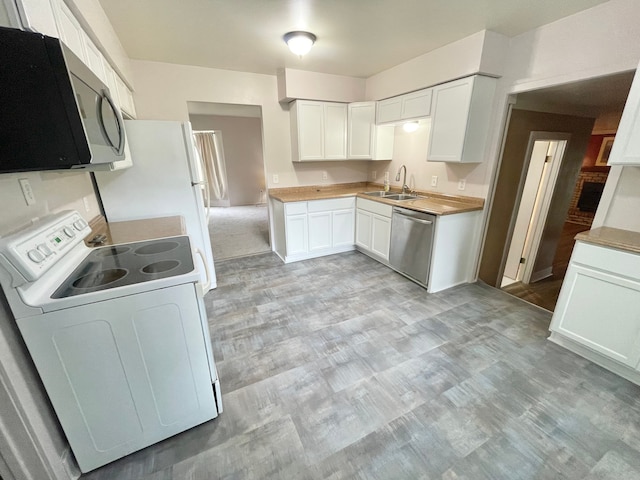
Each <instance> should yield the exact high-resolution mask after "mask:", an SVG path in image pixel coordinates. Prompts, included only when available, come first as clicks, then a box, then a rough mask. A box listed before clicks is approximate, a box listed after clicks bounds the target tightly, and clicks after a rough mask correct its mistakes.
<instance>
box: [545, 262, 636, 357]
mask: <svg viewBox="0 0 640 480" xmlns="http://www.w3.org/2000/svg"><path fill="white" fill-rule="evenodd" d="M639 305H640V282H638V281H634V280H631V279H629V278H623V277H620V276H617V275H613V274H610V273H606V272H603V271H601V270H594V269H591V268H588V267H583V266H581V265H577V264H575V263H571V264H570V265H569V269H568V270H567V275H566V277H565V279H564V282H563V284H562V291H561V294H560V297H559V299H558V306H557V307H556V311H555V313H554V316H553V320H552V322H551V326H550V328H551V330H553V331H555V332H558V333H561V334H562V335H564V336H566V337H567V338H570V339H572V340H574V341H575V342H578V343H580V344H582V345H585V346H587V347H589V348H591V349H593V350H595V351H597V352H599V353H601V354H603V355H606V356H607V357H609V358H613V359H615V360H617V361H619V362H621V363H624V364H625V365H628V366H631V367H633V368H636V367H637V366H638V361H639V360H640V308H638V306H639Z"/></svg>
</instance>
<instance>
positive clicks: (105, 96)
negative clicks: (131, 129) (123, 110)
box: [96, 90, 125, 155]
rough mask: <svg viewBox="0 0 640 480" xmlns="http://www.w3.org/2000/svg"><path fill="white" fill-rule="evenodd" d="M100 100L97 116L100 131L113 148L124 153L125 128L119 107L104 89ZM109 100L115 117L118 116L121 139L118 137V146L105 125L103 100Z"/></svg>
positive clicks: (119, 153) (117, 121) (119, 152)
mask: <svg viewBox="0 0 640 480" xmlns="http://www.w3.org/2000/svg"><path fill="white" fill-rule="evenodd" d="M99 98H100V100H99V102H98V105H97V107H98V112H97V115H96V117H97V118H98V125H100V131H101V132H102V136H103V137H104V139H105V140H106V141H107V142H108V143H109V145H111V148H113V149H114V150H115V151H116V152H117V153H118V155H122V153H123V152H124V143H125V142H124V135H125V133H124V128H123V125H122V117H121V116H120V112H119V111H118V109H117V108H116V106H115V104H114V103H113V100H111V97H110V96H109V94H108V93H107V92H106V91H104V90H103V91H102V92H101V94H100V97H99ZM105 100H106V101H107V103H108V104H109V107H110V108H111V110H112V111H113V113H114V115H115V118H116V123H117V124H118V125H117V126H118V133H119V134H120V135H119V137H120V138H119V139H118V145H117V146H116V145H115V144H114V143H113V141H112V140H111V137H109V134H108V133H107V129H106V128H105V126H104V117H103V116H102V102H103V101H105Z"/></svg>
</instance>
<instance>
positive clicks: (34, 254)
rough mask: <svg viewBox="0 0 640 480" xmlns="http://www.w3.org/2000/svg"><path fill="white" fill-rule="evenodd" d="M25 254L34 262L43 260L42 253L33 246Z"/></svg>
mask: <svg viewBox="0 0 640 480" xmlns="http://www.w3.org/2000/svg"><path fill="white" fill-rule="evenodd" d="M27 255H28V256H29V258H30V259H31V261H33V262H35V263H41V262H42V261H43V260H44V255H43V254H42V253H40V252H39V251H38V250H36V249H35V248H34V249H33V250H29V252H28V253H27Z"/></svg>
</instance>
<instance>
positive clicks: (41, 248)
mask: <svg viewBox="0 0 640 480" xmlns="http://www.w3.org/2000/svg"><path fill="white" fill-rule="evenodd" d="M38 251H39V252H40V253H42V254H44V256H45V257H48V256H49V255H51V254H52V253H53V252H52V251H51V249H50V248H49V247H47V246H46V245H45V244H44V243H41V244H40V245H38Z"/></svg>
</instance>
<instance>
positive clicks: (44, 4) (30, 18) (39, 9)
mask: <svg viewBox="0 0 640 480" xmlns="http://www.w3.org/2000/svg"><path fill="white" fill-rule="evenodd" d="M7 2H9V3H10V4H11V6H10V8H12V7H13V5H14V4H15V6H16V7H17V9H18V12H19V16H20V22H21V23H22V24H23V25H24V27H25V28H27V29H29V30H33V31H36V32H39V33H42V34H44V35H49V36H50V37H56V38H58V37H60V33H59V32H58V26H57V22H56V18H55V16H54V13H53V7H52V5H51V3H55V2H50V1H49V0H5V3H7Z"/></svg>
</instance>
